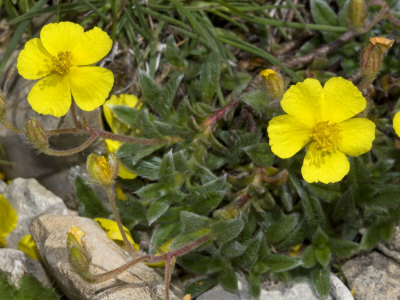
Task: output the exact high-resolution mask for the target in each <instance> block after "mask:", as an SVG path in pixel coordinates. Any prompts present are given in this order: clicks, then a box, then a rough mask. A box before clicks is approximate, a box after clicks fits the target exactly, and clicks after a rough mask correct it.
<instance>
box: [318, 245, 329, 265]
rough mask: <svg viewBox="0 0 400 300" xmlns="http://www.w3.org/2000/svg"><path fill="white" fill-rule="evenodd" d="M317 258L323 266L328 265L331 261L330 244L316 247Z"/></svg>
mask: <svg viewBox="0 0 400 300" xmlns="http://www.w3.org/2000/svg"><path fill="white" fill-rule="evenodd" d="M315 258H316V259H317V261H318V262H319V264H320V265H321V266H323V267H326V266H328V265H329V263H330V261H331V250H329V247H328V246H324V247H318V248H315Z"/></svg>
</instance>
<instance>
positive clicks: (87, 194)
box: [75, 176, 110, 219]
mask: <svg viewBox="0 0 400 300" xmlns="http://www.w3.org/2000/svg"><path fill="white" fill-rule="evenodd" d="M75 187H76V195H77V197H78V199H79V202H80V203H81V207H80V214H81V215H82V216H84V217H88V218H91V219H94V218H107V217H108V216H109V215H110V212H109V211H108V210H107V209H106V208H105V207H104V205H103V203H102V202H101V200H100V199H99V198H98V197H97V195H96V193H95V192H94V191H93V189H92V188H91V187H90V186H89V185H88V184H86V183H85V181H84V180H83V178H82V177H80V176H77V177H76V178H75Z"/></svg>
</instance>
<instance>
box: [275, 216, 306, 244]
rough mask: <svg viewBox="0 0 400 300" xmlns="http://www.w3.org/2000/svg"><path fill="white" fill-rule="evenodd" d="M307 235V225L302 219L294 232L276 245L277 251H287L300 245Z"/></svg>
mask: <svg viewBox="0 0 400 300" xmlns="http://www.w3.org/2000/svg"><path fill="white" fill-rule="evenodd" d="M306 235H307V223H306V221H305V220H304V219H302V220H301V221H300V222H299V223H298V225H297V226H296V227H295V228H294V230H293V231H292V232H291V233H289V234H288V235H287V237H286V238H285V239H284V240H283V241H282V242H280V243H279V244H278V245H276V247H277V248H279V249H288V248H290V247H293V246H296V245H299V244H302V243H303V241H304V240H305V238H306Z"/></svg>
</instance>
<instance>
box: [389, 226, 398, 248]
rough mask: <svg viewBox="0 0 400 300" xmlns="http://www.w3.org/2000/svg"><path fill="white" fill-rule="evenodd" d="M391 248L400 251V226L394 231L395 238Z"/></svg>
mask: <svg viewBox="0 0 400 300" xmlns="http://www.w3.org/2000/svg"><path fill="white" fill-rule="evenodd" d="M389 248H390V249H391V250H394V251H397V252H400V227H399V226H397V227H396V229H395V231H394V236H393V240H392V242H391V243H390V246H389Z"/></svg>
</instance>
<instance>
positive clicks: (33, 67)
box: [17, 22, 114, 117]
mask: <svg viewBox="0 0 400 300" xmlns="http://www.w3.org/2000/svg"><path fill="white" fill-rule="evenodd" d="M111 47H112V40H111V39H110V37H109V36H108V34H107V33H106V32H104V31H103V30H101V29H100V28H98V27H94V28H93V29H91V30H89V31H86V32H84V29H83V27H82V26H81V25H79V24H75V23H72V22H60V23H52V24H47V25H45V26H44V27H43V28H42V30H41V32H40V38H34V39H31V40H29V41H28V42H27V43H26V44H25V48H24V49H23V50H22V51H21V52H20V53H19V56H18V61H17V69H18V73H19V74H20V75H21V76H22V77H24V78H25V79H30V80H38V79H39V81H38V82H37V83H36V84H35V85H34V86H33V88H32V90H31V91H30V92H29V94H28V102H29V104H30V105H31V106H32V108H33V110H35V111H37V112H38V113H41V114H48V115H53V116H55V117H61V116H63V115H65V114H66V113H67V112H68V110H69V108H70V106H71V101H72V99H71V94H72V96H73V99H74V101H75V103H76V104H77V105H78V106H79V107H80V108H81V109H82V110H85V111H92V110H94V109H95V108H97V107H99V106H101V105H102V104H103V103H104V101H105V100H106V98H107V96H108V94H109V92H110V90H111V88H112V86H113V84H114V76H113V73H112V72H111V71H110V70H107V69H105V68H102V67H96V66H92V64H94V63H96V62H98V61H99V60H101V59H102V58H103V57H105V56H106V55H107V53H108V52H109V51H110V50H111Z"/></svg>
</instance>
